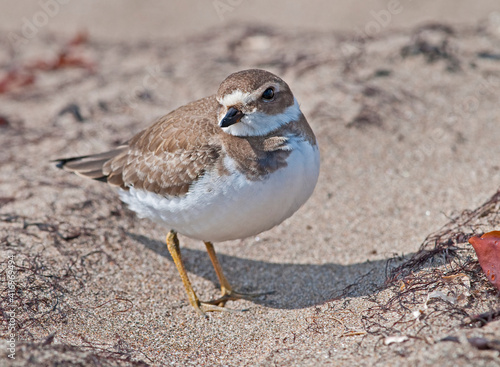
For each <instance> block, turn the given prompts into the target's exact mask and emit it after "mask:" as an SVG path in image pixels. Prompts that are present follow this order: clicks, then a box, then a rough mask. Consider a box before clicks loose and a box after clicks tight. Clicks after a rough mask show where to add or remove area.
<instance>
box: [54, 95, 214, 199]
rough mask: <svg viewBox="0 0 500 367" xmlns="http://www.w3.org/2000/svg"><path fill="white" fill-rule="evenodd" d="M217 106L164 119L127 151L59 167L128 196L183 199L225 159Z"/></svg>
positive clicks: (207, 103) (202, 104)
mask: <svg viewBox="0 0 500 367" xmlns="http://www.w3.org/2000/svg"><path fill="white" fill-rule="evenodd" d="M216 103H217V102H216V101H215V99H214V98H213V97H208V98H205V99H202V100H199V101H196V102H193V103H191V104H189V105H186V106H184V107H181V108H179V109H177V110H175V111H173V112H171V113H169V114H168V115H166V116H164V117H162V118H160V119H159V120H158V121H157V122H156V123H155V124H153V125H152V126H151V127H149V128H148V129H146V130H144V131H142V132H140V133H138V134H137V135H136V136H134V137H133V138H132V139H131V140H130V141H129V142H128V143H127V144H126V145H122V146H119V147H118V148H116V149H114V150H112V151H109V152H106V153H101V154H96V155H90V156H84V157H76V158H69V159H61V160H58V161H59V163H58V167H59V168H64V169H66V170H68V171H71V172H75V173H77V174H79V175H81V176H87V177H90V178H93V179H96V180H100V181H105V182H108V183H109V184H110V185H113V186H119V187H121V188H123V189H126V190H127V189H128V188H130V187H135V188H137V189H144V190H148V191H151V192H155V193H157V194H160V195H169V196H179V195H184V194H186V193H187V191H188V189H189V186H190V185H191V184H192V183H193V182H195V181H196V180H197V179H198V178H199V177H200V176H201V175H202V174H203V173H204V172H205V170H206V169H207V168H211V167H213V166H214V165H215V162H216V160H217V158H218V157H219V155H220V149H221V148H220V142H219V136H218V134H219V133H220V129H219V128H218V127H217V124H216V123H215V119H216V112H215V111H216V110H215V108H216Z"/></svg>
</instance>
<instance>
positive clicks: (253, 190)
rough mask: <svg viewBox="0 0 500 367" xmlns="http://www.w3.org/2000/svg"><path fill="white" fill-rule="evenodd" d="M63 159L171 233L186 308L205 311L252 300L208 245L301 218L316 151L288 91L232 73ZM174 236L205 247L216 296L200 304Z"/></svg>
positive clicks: (276, 82) (254, 75)
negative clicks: (212, 87)
mask: <svg viewBox="0 0 500 367" xmlns="http://www.w3.org/2000/svg"><path fill="white" fill-rule="evenodd" d="M58 162H59V163H58V167H60V168H64V169H66V170H68V171H71V172H75V173H77V174H79V175H81V176H86V177H90V178H93V179H95V180H99V181H104V182H107V183H108V184H110V185H112V186H116V187H118V188H119V195H120V198H121V199H122V200H123V201H124V202H125V203H127V204H128V206H129V207H130V209H132V210H133V211H135V212H136V213H137V214H138V215H139V216H140V217H145V218H150V219H153V220H155V221H157V222H159V223H162V224H163V225H165V226H166V227H168V228H169V229H171V231H170V232H169V234H168V235H167V246H168V250H169V252H170V254H171V255H172V258H173V260H174V262H175V265H176V266H177V269H178V271H179V273H180V275H181V278H182V281H183V283H184V286H185V288H186V291H187V294H188V298H189V302H190V303H191V305H192V306H193V307H194V308H195V309H196V311H197V312H198V313H200V314H204V313H205V312H207V311H222V310H225V308H223V307H224V305H225V303H226V302H227V301H228V300H235V299H240V298H251V297H252V295H245V294H242V293H238V292H235V291H234V290H233V289H232V288H231V286H230V285H229V282H228V281H227V280H226V278H225V277H224V274H223V272H222V268H221V266H220V264H219V262H218V260H217V257H216V255H215V251H214V248H213V245H212V243H213V242H222V241H229V240H235V239H241V238H245V237H249V236H254V235H257V234H259V233H261V232H263V231H266V230H268V229H271V228H273V227H274V226H276V225H278V224H280V223H281V222H283V221H284V220H285V219H287V218H288V217H290V216H291V215H292V214H293V213H294V212H295V211H297V209H299V208H300V207H301V206H302V205H303V204H304V203H305V202H306V201H307V199H308V198H309V197H310V196H311V194H312V192H313V190H314V187H315V186H316V182H317V180H318V174H319V149H318V145H317V142H316V138H315V136H314V133H313V131H312V130H311V127H310V126H309V124H308V123H307V121H306V118H305V117H304V115H303V114H302V112H301V110H300V108H299V104H298V102H297V100H296V99H295V98H294V96H293V94H292V92H291V90H290V88H289V86H288V85H287V84H286V83H285V82H284V81H283V80H282V79H280V78H279V77H277V76H276V75H274V74H272V73H270V72H267V71H264V70H257V69H252V70H244V71H240V72H237V73H234V74H231V75H229V76H228V77H227V78H226V79H225V80H224V81H223V82H222V84H221V85H220V87H219V90H218V92H217V94H216V95H213V96H210V97H206V98H203V99H200V100H198V101H195V102H191V103H189V104H187V105H185V106H182V107H180V108H178V109H176V110H174V111H172V112H170V113H169V114H167V115H165V116H163V117H161V118H160V119H158V120H157V121H156V122H155V123H154V124H153V125H152V126H150V127H149V128H147V129H145V130H143V131H141V132H140V133H138V134H137V135H135V136H134V137H133V138H132V139H131V140H129V141H128V142H127V143H125V144H123V145H121V146H118V147H117V148H116V149H113V150H110V151H109V152H105V153H101V154H96V155H88V156H83V157H75V158H68V159H60V160H58ZM177 232H178V233H180V234H183V235H185V236H187V237H190V238H194V239H198V240H202V241H204V243H205V245H206V248H207V251H208V254H209V256H210V259H211V261H212V264H213V266H214V269H215V272H216V274H217V277H218V279H219V281H220V284H221V292H222V296H221V297H220V298H218V299H216V300H213V301H209V302H201V301H199V300H198V297H197V296H196V294H195V292H194V290H193V288H192V286H191V283H190V281H189V279H188V276H187V273H186V270H185V268H184V265H183V263H182V259H181V254H180V249H179V242H178V239H177Z"/></svg>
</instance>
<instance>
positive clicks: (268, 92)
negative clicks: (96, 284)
mask: <svg viewBox="0 0 500 367" xmlns="http://www.w3.org/2000/svg"><path fill="white" fill-rule="evenodd" d="M262 98H263V99H266V100H268V101H270V100H271V99H273V98H274V89H273V88H267V89H266V90H265V91H264V93H262Z"/></svg>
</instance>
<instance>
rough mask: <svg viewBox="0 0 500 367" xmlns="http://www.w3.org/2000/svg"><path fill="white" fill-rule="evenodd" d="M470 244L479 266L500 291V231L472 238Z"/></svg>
mask: <svg viewBox="0 0 500 367" xmlns="http://www.w3.org/2000/svg"><path fill="white" fill-rule="evenodd" d="M469 243H470V244H471V245H472V247H474V250H475V251H476V254H477V258H478V260H479V265H481V268H482V269H483V272H484V273H485V274H486V277H487V278H488V280H489V281H490V282H491V283H492V284H493V285H494V286H495V287H496V288H497V289H499V290H500V231H493V232H488V233H485V234H483V235H482V236H481V238H479V237H471V238H470V239H469Z"/></svg>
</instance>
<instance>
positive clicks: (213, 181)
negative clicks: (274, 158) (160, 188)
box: [120, 139, 319, 242]
mask: <svg viewBox="0 0 500 367" xmlns="http://www.w3.org/2000/svg"><path fill="white" fill-rule="evenodd" d="M289 143H290V144H289V145H290V147H291V148H292V152H291V154H290V155H289V156H288V159H287V166H286V167H284V168H281V169H279V170H277V171H275V172H273V173H271V174H269V175H268V176H267V177H266V178H265V179H263V180H258V181H250V180H248V179H247V178H246V176H245V175H244V174H242V173H241V172H239V171H237V170H236V168H235V166H234V163H233V162H232V160H231V159H230V158H226V161H225V162H224V163H225V165H226V168H227V169H228V170H229V172H230V173H231V174H229V175H224V176H219V175H217V174H216V173H215V172H210V173H206V174H205V175H204V176H203V177H202V178H200V179H199V180H198V181H197V182H196V183H195V184H194V185H193V186H191V188H190V191H189V193H187V194H186V195H185V196H183V197H180V198H178V197H176V198H165V197H163V196H161V195H157V194H154V193H150V192H147V191H144V190H136V189H134V188H130V190H129V191H125V190H120V197H121V199H122V200H123V201H124V202H125V203H127V204H128V205H129V207H130V209H132V210H133V211H135V212H136V213H137V214H138V215H139V216H140V217H146V218H150V219H153V220H155V221H157V222H160V223H162V224H164V225H165V226H166V227H167V228H168V229H174V230H176V231H177V232H179V233H181V234H183V235H185V236H188V237H191V238H195V239H199V240H202V241H211V242H222V241H228V240H234V239H239V238H245V237H249V236H253V235H256V234H258V233H260V232H263V231H266V230H268V229H271V228H272V227H274V226H276V225H278V224H280V223H281V222H282V221H284V220H285V219H287V218H288V217H290V216H291V215H292V214H293V213H294V212H295V211H297V210H298V209H299V208H300V207H301V206H302V205H303V204H304V203H305V202H306V201H307V199H308V198H309V197H310V196H311V194H312V192H313V190H314V187H315V186H316V182H317V180H318V175H319V150H318V147H317V146H311V145H310V144H309V143H308V142H306V141H303V140H293V139H291V140H290V142H289Z"/></svg>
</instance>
